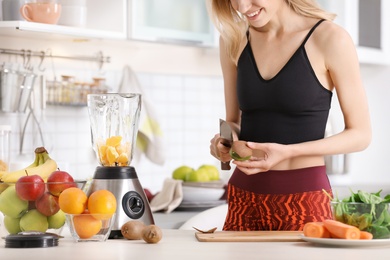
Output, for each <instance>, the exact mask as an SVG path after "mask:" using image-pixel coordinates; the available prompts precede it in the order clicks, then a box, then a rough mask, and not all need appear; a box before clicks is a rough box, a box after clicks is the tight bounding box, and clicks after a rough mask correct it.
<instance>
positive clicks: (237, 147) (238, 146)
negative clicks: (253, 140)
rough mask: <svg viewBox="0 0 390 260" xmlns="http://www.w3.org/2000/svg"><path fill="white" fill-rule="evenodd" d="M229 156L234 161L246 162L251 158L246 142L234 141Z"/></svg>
mask: <svg viewBox="0 0 390 260" xmlns="http://www.w3.org/2000/svg"><path fill="white" fill-rule="evenodd" d="M229 154H230V156H231V157H232V158H233V159H234V160H237V161H246V160H249V159H250V158H251V156H252V149H251V148H249V147H248V146H247V145H246V141H234V142H233V144H232V147H231V148H230V151H229Z"/></svg>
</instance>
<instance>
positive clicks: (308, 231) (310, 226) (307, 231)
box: [303, 222, 330, 238]
mask: <svg viewBox="0 0 390 260" xmlns="http://www.w3.org/2000/svg"><path fill="white" fill-rule="evenodd" d="M303 234H304V235H305V236H306V237H316V238H330V234H329V231H328V230H327V229H326V228H325V226H324V223H322V222H308V223H306V224H305V225H304V226H303Z"/></svg>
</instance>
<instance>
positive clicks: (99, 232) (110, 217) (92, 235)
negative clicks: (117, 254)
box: [65, 212, 115, 242]
mask: <svg viewBox="0 0 390 260" xmlns="http://www.w3.org/2000/svg"><path fill="white" fill-rule="evenodd" d="M65 215H66V223H67V225H68V226H69V230H70V234H71V235H72V237H73V239H74V241H76V242H86V241H97V242H104V241H106V240H107V239H108V237H109V236H110V232H111V227H112V223H113V221H114V217H115V213H114V214H89V213H87V212H86V213H82V214H65Z"/></svg>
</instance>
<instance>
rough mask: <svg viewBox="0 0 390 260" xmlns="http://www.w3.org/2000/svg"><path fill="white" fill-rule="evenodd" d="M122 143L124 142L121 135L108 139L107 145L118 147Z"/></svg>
mask: <svg viewBox="0 0 390 260" xmlns="http://www.w3.org/2000/svg"><path fill="white" fill-rule="evenodd" d="M121 141H122V136H120V135H116V136H111V137H109V138H107V140H106V145H107V146H114V147H116V146H118V145H120V144H121Z"/></svg>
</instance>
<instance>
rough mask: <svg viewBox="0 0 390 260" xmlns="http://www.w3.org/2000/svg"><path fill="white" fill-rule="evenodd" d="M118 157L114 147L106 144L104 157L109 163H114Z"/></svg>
mask: <svg viewBox="0 0 390 260" xmlns="http://www.w3.org/2000/svg"><path fill="white" fill-rule="evenodd" d="M118 157H119V154H118V152H117V151H116V149H115V147H112V146H108V147H107V151H106V158H107V160H108V163H109V165H115V162H116V159H117V158H118Z"/></svg>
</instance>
